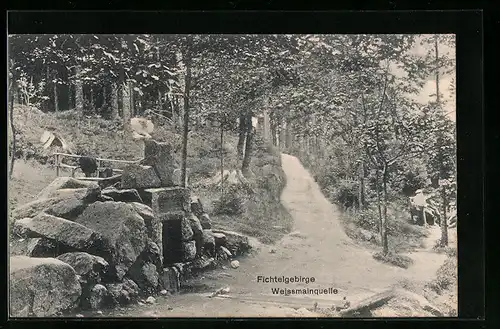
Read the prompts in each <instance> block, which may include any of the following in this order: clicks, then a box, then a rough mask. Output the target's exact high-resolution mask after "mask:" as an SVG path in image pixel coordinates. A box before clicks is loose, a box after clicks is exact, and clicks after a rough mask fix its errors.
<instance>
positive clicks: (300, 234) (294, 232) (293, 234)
mask: <svg viewBox="0 0 500 329" xmlns="http://www.w3.org/2000/svg"><path fill="white" fill-rule="evenodd" d="M288 235H289V236H292V237H295V238H301V239H305V238H306V236H305V235H304V234H303V233H301V232H299V231H293V232H291V233H290V234H288Z"/></svg>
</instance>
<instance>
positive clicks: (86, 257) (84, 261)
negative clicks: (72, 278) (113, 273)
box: [57, 252, 109, 283]
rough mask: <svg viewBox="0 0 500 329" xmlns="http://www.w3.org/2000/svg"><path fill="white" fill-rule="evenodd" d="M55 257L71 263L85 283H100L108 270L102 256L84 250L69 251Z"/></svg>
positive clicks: (107, 265)
mask: <svg viewBox="0 0 500 329" xmlns="http://www.w3.org/2000/svg"><path fill="white" fill-rule="evenodd" d="M57 259H59V260H61V261H63V262H65V263H67V264H69V265H71V267H73V269H74V270H75V272H76V274H78V275H79V276H80V277H81V278H82V279H83V280H85V281H86V282H87V283H100V282H101V281H102V278H103V277H105V276H106V274H107V272H108V270H109V264H108V262H106V261H105V260H104V259H103V258H102V257H99V256H94V255H91V254H88V253H86V252H70V253H66V254H62V255H60V256H58V257H57Z"/></svg>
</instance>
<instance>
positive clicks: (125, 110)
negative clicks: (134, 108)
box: [122, 81, 131, 129]
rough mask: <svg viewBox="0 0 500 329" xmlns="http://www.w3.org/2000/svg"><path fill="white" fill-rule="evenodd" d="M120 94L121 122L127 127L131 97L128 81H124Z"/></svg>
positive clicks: (128, 124)
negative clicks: (121, 102)
mask: <svg viewBox="0 0 500 329" xmlns="http://www.w3.org/2000/svg"><path fill="white" fill-rule="evenodd" d="M122 96H123V105H122V108H123V113H122V116H123V124H124V126H125V128H126V129H127V128H128V127H129V126H130V118H131V116H130V114H131V109H130V108H131V98H130V83H129V82H128V81H126V82H125V84H124V85H123V88H122Z"/></svg>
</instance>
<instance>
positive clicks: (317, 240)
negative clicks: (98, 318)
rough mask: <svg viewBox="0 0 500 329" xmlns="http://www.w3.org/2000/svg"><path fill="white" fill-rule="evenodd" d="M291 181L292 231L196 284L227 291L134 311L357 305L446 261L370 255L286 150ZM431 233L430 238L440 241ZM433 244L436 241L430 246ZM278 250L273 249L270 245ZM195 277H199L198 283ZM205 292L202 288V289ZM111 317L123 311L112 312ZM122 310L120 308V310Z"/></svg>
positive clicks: (244, 312)
mask: <svg viewBox="0 0 500 329" xmlns="http://www.w3.org/2000/svg"><path fill="white" fill-rule="evenodd" d="M282 165H283V170H284V171H285V174H286V177H287V184H286V187H285V189H284V191H283V193H282V196H281V201H282V203H283V205H284V206H285V207H286V209H287V210H288V211H289V213H290V214H291V216H292V217H293V219H294V230H293V232H292V233H290V234H288V235H286V236H285V237H284V238H283V239H282V240H280V241H279V242H278V243H276V244H275V245H273V246H266V245H260V247H258V252H256V253H253V254H251V255H249V256H247V257H244V258H241V259H239V261H240V267H239V268H237V269H225V270H220V269H219V270H214V271H212V272H208V273H205V274H204V276H203V277H202V278H198V279H196V280H198V283H190V284H193V285H196V284H198V287H204V288H205V289H207V288H208V289H209V290H208V291H209V292H213V291H215V290H216V289H218V288H221V287H230V292H229V294H227V295H226V296H221V297H215V298H208V297H207V295H208V294H207V292H204V293H200V292H197V293H196V292H195V293H185V294H180V295H176V296H169V297H159V298H158V299H157V302H156V303H155V304H154V305H144V306H140V305H139V306H134V307H132V308H129V309H127V310H126V311H125V312H124V313H123V316H129V317H136V316H140V317H200V316H201V317H292V316H315V314H314V313H307V314H304V311H303V310H302V311H301V310H299V309H300V308H311V307H312V306H313V304H314V303H317V304H318V307H321V308H323V307H324V308H326V307H331V306H332V305H333V304H341V303H342V299H343V298H344V297H345V298H346V299H347V300H348V301H350V302H351V303H353V302H356V301H359V300H361V299H364V298H366V297H368V296H370V295H372V294H374V293H377V292H380V291H383V290H385V289H387V288H389V287H391V286H393V285H395V284H397V283H398V281H401V280H405V279H408V280H411V281H413V282H414V281H420V282H428V281H430V280H431V279H432V278H433V277H435V274H436V271H437V269H438V268H439V267H440V266H441V264H442V263H443V262H444V260H445V258H446V256H445V255H444V254H436V253H433V252H431V251H430V249H427V248H426V249H425V250H422V251H421V252H415V253H412V254H410V257H412V258H413V259H414V260H415V263H414V264H413V265H412V266H410V267H409V268H408V269H403V268H399V267H395V266H391V265H387V264H383V263H380V262H378V261H376V260H374V259H373V258H372V254H373V253H374V251H373V250H369V249H365V248H363V247H361V246H358V245H356V244H355V243H354V242H353V241H352V240H351V239H350V238H349V237H348V236H347V235H346V234H345V232H344V230H343V228H342V224H341V223H340V220H339V217H340V211H339V209H338V208H337V207H336V206H335V205H333V204H331V203H330V202H329V201H328V200H327V199H326V198H325V196H324V195H323V194H322V192H321V190H320V188H319V186H318V184H317V183H316V182H315V181H314V179H313V178H312V176H311V174H310V173H309V172H308V171H307V170H306V169H305V168H304V167H303V166H302V164H301V163H300V161H299V160H298V159H297V158H296V157H293V156H290V155H285V154H283V155H282ZM434 238H435V236H434V235H432V236H431V237H430V238H428V239H434ZM431 247H432V246H431ZM271 249H272V251H271ZM259 276H262V277H275V276H276V277H281V276H285V277H308V278H311V277H314V282H309V283H308V284H306V283H305V282H302V283H289V284H285V283H263V282H258V277H259ZM196 280H195V281H196ZM272 288H289V289H297V288H312V289H327V290H328V289H329V288H332V289H330V292H331V291H333V289H337V290H338V294H332V293H328V294H320V295H315V294H300V295H289V296H285V295H280V294H273V292H272ZM200 290H201V289H200ZM113 313H114V314H112V315H113V316H117V315H122V313H121V312H117V311H114V312H113ZM117 313H119V314H117Z"/></svg>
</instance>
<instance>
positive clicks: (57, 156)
mask: <svg viewBox="0 0 500 329" xmlns="http://www.w3.org/2000/svg"><path fill="white" fill-rule="evenodd" d="M55 157H56V175H57V177H59V154H57V153H56V154H55Z"/></svg>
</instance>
